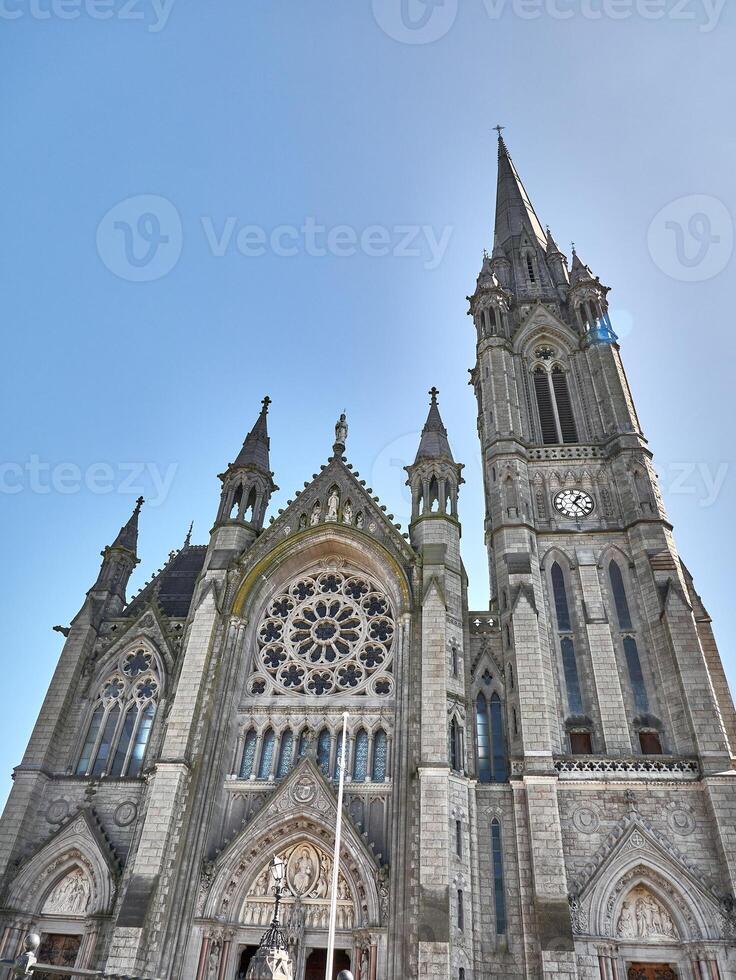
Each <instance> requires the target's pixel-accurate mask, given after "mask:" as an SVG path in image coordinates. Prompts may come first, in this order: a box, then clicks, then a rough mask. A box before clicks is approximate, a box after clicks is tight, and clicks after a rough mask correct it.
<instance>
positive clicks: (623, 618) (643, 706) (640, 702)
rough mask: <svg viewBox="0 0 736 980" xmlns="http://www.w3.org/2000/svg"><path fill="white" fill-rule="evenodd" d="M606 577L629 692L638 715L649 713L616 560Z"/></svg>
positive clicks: (634, 635) (636, 645) (642, 676)
mask: <svg viewBox="0 0 736 980" xmlns="http://www.w3.org/2000/svg"><path fill="white" fill-rule="evenodd" d="M608 577H609V580H610V582H611V592H612V593H613V601H614V605H615V606H616V618H617V620H618V628H619V633H620V639H621V644H622V646H623V650H624V656H625V657H626V668H627V670H628V674H629V682H630V684H631V693H632V695H633V697H634V704H635V705H636V710H637V712H638V713H639V714H640V715H647V714H649V695H648V694H647V687H646V683H645V681H644V671H643V670H642V666H641V658H640V656H639V647H638V644H637V642H636V633H635V631H634V628H633V622H632V619H631V609H630V607H629V600H628V598H627V595H626V586H625V585H624V577H623V575H622V573H621V568H620V566H619V565H618V562H616V561H615V560H612V561H611V562H610V563H609V565H608Z"/></svg>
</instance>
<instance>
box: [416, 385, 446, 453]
mask: <svg viewBox="0 0 736 980" xmlns="http://www.w3.org/2000/svg"><path fill="white" fill-rule="evenodd" d="M439 393H440V392H439V388H437V387H436V386H433V387H432V388H431V389H430V391H429V395H430V397H431V399H432V401H431V402H430V405H429V414H428V415H427V421H426V422H425V423H424V429H423V430H422V438H421V440H420V442H419V450H418V452H417V458H416V460H415V463H416V462H418V461H419V460H420V459H422V458H425V457H438V456H443V457H445V458H446V459H449V460H451V461H453V462H454V460H453V458H452V450H451V449H450V443H449V442H448V439H447V429H446V428H445V425H444V422H443V421H442V416H441V415H440V410H439V406H438V404H437V395H439Z"/></svg>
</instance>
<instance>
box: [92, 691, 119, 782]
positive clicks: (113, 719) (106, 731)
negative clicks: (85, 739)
mask: <svg viewBox="0 0 736 980" xmlns="http://www.w3.org/2000/svg"><path fill="white" fill-rule="evenodd" d="M119 717H120V706H119V705H117V704H115V705H113V707H112V708H110V710H109V711H108V713H107V720H106V721H105V726H104V728H103V730H102V739H101V741H100V746H99V748H98V749H97V757H96V759H95V764H94V765H93V766H92V775H93V776H100V775H102V773H103V772H106V771H107V763H108V757H109V756H110V751H111V748H112V740H113V738H114V737H115V729H116V728H117V725H118V718H119Z"/></svg>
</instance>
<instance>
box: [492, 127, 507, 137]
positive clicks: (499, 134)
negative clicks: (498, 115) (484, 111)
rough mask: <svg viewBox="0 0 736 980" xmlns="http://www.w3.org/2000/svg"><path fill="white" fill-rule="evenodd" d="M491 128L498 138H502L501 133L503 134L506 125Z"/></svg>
mask: <svg viewBox="0 0 736 980" xmlns="http://www.w3.org/2000/svg"><path fill="white" fill-rule="evenodd" d="M493 128H494V129H495V131H496V132H497V133H498V138H499V139H500V140H502V139H503V135H502V134H503V131H504V129H506V127H505V126H494V127H493Z"/></svg>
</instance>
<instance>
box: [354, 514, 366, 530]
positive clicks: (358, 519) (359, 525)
mask: <svg viewBox="0 0 736 980" xmlns="http://www.w3.org/2000/svg"><path fill="white" fill-rule="evenodd" d="M363 523H364V522H363V512H362V511H361V512H360V513H359V514H358V516H357V517H356V518H355V526H356V527H357V529H358V530H359V531H362V530H363Z"/></svg>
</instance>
